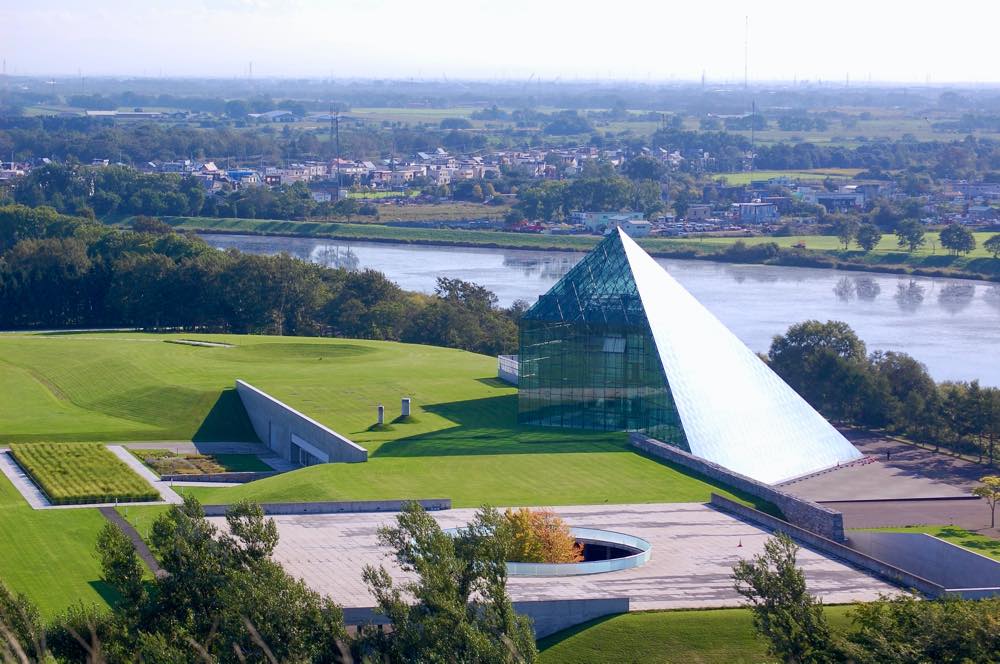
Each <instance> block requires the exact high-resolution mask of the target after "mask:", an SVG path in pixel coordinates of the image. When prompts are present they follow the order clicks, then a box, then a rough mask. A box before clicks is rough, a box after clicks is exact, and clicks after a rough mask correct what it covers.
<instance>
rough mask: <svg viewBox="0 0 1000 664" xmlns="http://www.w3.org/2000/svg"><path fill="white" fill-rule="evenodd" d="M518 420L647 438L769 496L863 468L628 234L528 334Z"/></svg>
mask: <svg viewBox="0 0 1000 664" xmlns="http://www.w3.org/2000/svg"><path fill="white" fill-rule="evenodd" d="M520 336H521V344H520V345H521V348H520V378H519V396H518V419H519V421H520V422H522V423H525V424H537V425H543V426H565V427H579V428H586V429H600V430H627V431H643V432H645V433H647V434H648V435H650V436H651V437H653V438H657V439H659V440H662V441H664V442H667V443H670V444H672V445H676V446H678V447H680V448H682V449H685V450H687V451H689V452H691V453H692V454H695V455H696V456H699V457H701V458H703V459H706V460H708V461H712V462H714V463H718V464H720V465H722V466H725V467H726V468H729V469H730V470H734V471H736V472H738V473H741V474H743V475H747V476H749V477H752V478H754V479H756V480H759V481H762V482H766V483H769V484H777V483H780V482H783V481H786V480H789V479H793V478H795V477H800V476H803V475H808V474H811V473H814V472H818V471H820V470H824V469H826V468H830V467H833V466H836V465H838V464H844V463H848V462H850V461H854V460H857V459H859V458H861V454H860V452H858V450H857V449H856V448H855V447H854V446H853V445H851V443H850V442H849V441H848V440H847V439H846V438H844V436H843V435H841V433H840V432H839V431H837V430H836V429H835V428H834V427H833V426H832V425H831V424H830V423H829V422H827V421H826V419H824V418H823V416H822V415H820V414H819V413H818V412H816V410H814V409H813V408H812V407H811V406H810V405H809V404H808V403H806V402H805V400H804V399H802V397H800V396H799V395H798V394H797V393H796V392H795V391H794V390H793V389H792V388H791V387H789V386H788V385H787V384H786V383H785V382H784V381H783V380H781V378H779V377H778V375H777V374H775V373H774V372H773V371H772V370H771V369H770V368H769V367H768V366H767V365H766V364H765V363H764V362H763V361H762V360H761V359H760V358H759V357H757V355H756V354H754V352H753V351H751V350H750V349H749V348H747V346H746V345H744V344H743V342H741V341H740V340H739V339H738V338H737V337H736V336H735V335H734V334H733V333H732V332H730V331H729V329H728V328H726V326H725V325H723V324H722V322H720V321H719V320H718V319H717V318H716V317H715V316H714V315H713V314H712V313H711V312H709V311H708V310H707V309H706V308H705V307H703V306H702V305H701V304H700V303H699V302H698V301H697V300H696V299H695V298H694V297H693V296H692V295H691V294H690V293H688V292H687V290H685V289H684V287H683V286H681V285H680V284H679V283H678V282H677V281H676V280H675V279H674V278H673V277H671V276H670V274H669V273H667V271H666V270H665V269H664V268H663V267H662V266H661V265H660V264H659V263H657V262H656V261H655V260H653V258H652V257H651V256H649V254H647V253H646V252H645V251H643V250H642V248H641V247H639V245H637V244H636V243H635V242H634V241H633V240H632V239H631V238H630V237H629V236H628V235H627V234H626V233H625V232H624V231H622V230H620V229H618V230H617V231H615V232H612V233H611V234H610V235H609V236H608V237H607V238H605V240H603V241H602V242H601V243H600V244H599V245H598V246H597V247H596V248H595V249H594V250H593V251H592V252H591V253H590V254H588V255H587V256H586V257H585V258H584V259H583V260H582V261H580V262H579V263H578V264H577V265H576V266H574V267H573V269H571V270H570V271H569V272H568V273H567V274H566V275H565V276H564V277H563V278H562V279H560V280H559V282H558V283H556V285H555V286H553V287H552V288H551V289H550V290H549V291H548V292H547V293H546V294H544V295H542V296H541V297H540V298H539V299H538V302H536V303H535V305H534V306H532V307H531V308H530V309H529V310H528V311H526V312H525V314H524V316H523V317H522V320H521V323H520Z"/></svg>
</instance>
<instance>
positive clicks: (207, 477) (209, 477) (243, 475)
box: [160, 470, 281, 483]
mask: <svg viewBox="0 0 1000 664" xmlns="http://www.w3.org/2000/svg"><path fill="white" fill-rule="evenodd" d="M280 474H281V471H278V470H261V471H251V470H247V471H233V472H231V473H204V474H202V475H184V474H183V473H176V474H169V473H168V474H167V475H160V479H161V480H163V481H164V482H240V483H244V482H255V481H257V480H262V479H264V478H265V477H274V476H275V475H280Z"/></svg>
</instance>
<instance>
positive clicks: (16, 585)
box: [0, 475, 135, 617]
mask: <svg viewBox="0 0 1000 664" xmlns="http://www.w3.org/2000/svg"><path fill="white" fill-rule="evenodd" d="M133 509H135V508H133ZM104 523H105V521H104V517H102V516H101V515H100V513H99V512H98V511H97V510H96V509H93V508H81V509H54V510H33V509H31V507H29V506H28V504H27V503H26V502H25V501H24V498H22V497H21V494H20V493H18V492H17V489H15V488H14V487H13V485H12V484H11V483H10V482H9V481H8V480H7V478H6V477H5V476H3V475H0V580H3V582H4V583H5V584H7V586H8V587H10V588H11V589H13V590H15V591H17V592H22V593H25V594H26V595H28V597H30V598H31V599H32V601H34V602H35V603H36V604H38V607H39V610H41V611H42V613H43V614H44V615H45V616H46V617H52V616H54V615H55V614H56V613H58V612H60V611H62V610H64V609H66V608H68V607H69V606H71V605H73V604H76V603H78V602H84V603H86V604H93V603H98V604H103V603H104V602H105V601H107V600H108V599H110V598H112V597H113V596H114V593H113V591H112V590H111V589H110V588H109V587H107V586H106V585H105V584H104V583H103V582H101V581H100V576H101V567H100V563H99V562H98V561H97V558H96V556H95V555H94V547H95V546H96V544H97V534H98V533H99V532H100V530H101V528H102V527H103V526H104Z"/></svg>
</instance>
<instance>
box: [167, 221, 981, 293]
mask: <svg viewBox="0 0 1000 664" xmlns="http://www.w3.org/2000/svg"><path fill="white" fill-rule="evenodd" d="M164 221H166V222H167V223H168V224H170V225H171V226H173V227H174V228H176V229H178V230H187V231H194V232H199V233H219V234H239V235H262V236H281V237H304V238H317V239H331V240H343V241H364V242H389V243H394V244H414V245H437V246H455V247H482V248H489V249H530V250H534V251H574V252H585V251H588V250H590V249H591V248H592V247H593V246H594V245H595V244H597V242H598V241H599V240H600V238H598V237H596V236H590V235H541V234H534V233H510V232H503V231H473V230H462V229H448V228H414V227H407V226H386V225H383V224H373V223H341V222H311V221H283V220H273V219H219V218H210V217H165V218H164ZM990 235H991V234H989V233H978V234H977V238H976V239H977V243H978V245H979V246H980V247H981V246H982V243H983V241H985V239H986V238H987V237H989V236H990ZM979 236H981V237H979ZM927 237H928V243H927V245H928V247H929V248H928V247H925V248H923V249H921V250H919V251H918V252H914V253H913V254H908V253H904V252H901V251H898V249H896V247H895V236H891V235H890V236H885V237H883V238H882V242H881V243H880V244H879V246H878V247H876V248H875V249H874V250H873V251H872V252H870V253H867V254H866V253H863V252H860V251H843V250H841V249H839V248H838V241H837V238H835V237H827V236H819V235H806V236H789V237H747V238H737V237H706V238H642V239H640V240H639V244H640V245H642V247H643V248H644V249H646V250H647V251H648V252H649V253H650V254H652V255H654V256H657V257H660V258H683V259H696V260H709V261H718V262H727V263H747V264H762V265H782V266H789V267H814V268H828V269H838V270H848V271H859V270H863V271H870V272H882V273H888V274H902V275H913V276H923V277H948V278H957V279H978V280H984V281H998V282H1000V260H998V259H995V258H992V257H990V256H989V255H987V254H986V252H985V251H983V250H982V249H979V250H977V251H976V252H972V253H971V254H969V255H968V256H952V255H950V254H946V253H937V251H938V249H937V247H939V246H940V243H939V240H938V238H937V234H936V233H928V234H927ZM797 245H798V246H797ZM803 246H804V248H802V247H803Z"/></svg>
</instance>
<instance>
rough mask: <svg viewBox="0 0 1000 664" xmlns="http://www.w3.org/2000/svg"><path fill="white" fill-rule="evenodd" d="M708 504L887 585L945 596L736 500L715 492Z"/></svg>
mask: <svg viewBox="0 0 1000 664" xmlns="http://www.w3.org/2000/svg"><path fill="white" fill-rule="evenodd" d="M710 504H711V505H712V506H713V507H716V508H718V509H720V510H722V511H723V512H728V513H730V514H733V515H735V516H737V517H739V518H741V519H743V520H745V521H749V522H750V523H753V524H756V525H758V526H761V527H762V528H765V529H767V530H771V531H775V532H779V533H784V534H786V535H788V536H789V537H791V538H792V539H794V540H796V541H798V542H799V543H800V544H804V545H805V546H808V547H809V548H811V549H815V550H817V551H819V552H821V553H824V554H826V555H828V556H832V557H834V558H839V559H840V560H842V561H844V562H846V563H849V564H851V565H854V566H855V567H859V568H861V569H863V570H865V571H868V572H871V573H872V574H874V575H876V576H879V577H881V578H883V579H885V580H887V581H889V582H890V583H894V584H896V585H898V586H901V587H903V588H906V589H912V590H916V591H918V592H921V593H923V594H924V595H927V596H928V597H940V596H941V595H944V594H946V590H945V588H944V586H942V585H940V584H938V583H934V582H933V581H930V580H929V579H925V578H923V577H921V576H919V575H917V574H913V573H911V572H909V571H906V570H903V569H900V568H899V567H896V566H895V565H892V564H890V563H887V562H885V561H882V560H878V559H877V558H874V557H872V556H870V555H868V554H865V553H862V552H860V551H856V550H854V549H852V548H850V547H848V546H845V545H843V544H841V543H840V542H835V541H833V540H831V539H828V538H826V537H822V536H821V535H817V534H816V533H814V532H811V531H809V530H806V529H805V528H799V527H798V526H795V525H793V524H791V523H788V522H787V521H782V520H781V519H778V518H775V517H773V516H771V515H770V514H764V513H763V512H761V511H760V510H756V509H754V508H752V507H747V506H746V505H744V504H742V503H738V502H736V501H735V500H730V499H729V498H726V497H724V496H720V495H718V494H716V493H713V494H712V499H711V501H710Z"/></svg>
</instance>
